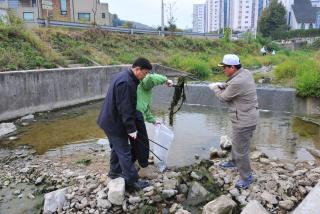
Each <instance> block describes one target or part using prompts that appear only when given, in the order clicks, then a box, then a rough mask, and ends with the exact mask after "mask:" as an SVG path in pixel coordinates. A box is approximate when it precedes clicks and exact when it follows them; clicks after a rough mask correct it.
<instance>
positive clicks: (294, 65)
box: [274, 60, 299, 80]
mask: <svg viewBox="0 0 320 214" xmlns="http://www.w3.org/2000/svg"><path fill="white" fill-rule="evenodd" d="M298 66H299V62H297V61H296V60H288V61H285V62H283V63H282V64H280V65H278V66H277V67H276V68H275V69H274V74H275V78H276V79H277V80H281V79H289V78H294V77H295V76H296V74H297V72H298Z"/></svg>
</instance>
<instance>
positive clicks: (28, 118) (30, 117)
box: [20, 114, 34, 121]
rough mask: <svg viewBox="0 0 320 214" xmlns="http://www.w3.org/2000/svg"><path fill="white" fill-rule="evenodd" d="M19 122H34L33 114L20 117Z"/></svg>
mask: <svg viewBox="0 0 320 214" xmlns="http://www.w3.org/2000/svg"><path fill="white" fill-rule="evenodd" d="M20 120H21V121H30V120H34V115H33V114H28V115H26V116H24V117H21V119H20Z"/></svg>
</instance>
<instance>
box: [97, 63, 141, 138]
mask: <svg viewBox="0 0 320 214" xmlns="http://www.w3.org/2000/svg"><path fill="white" fill-rule="evenodd" d="M139 82H140V81H139V80H138V79H137V78H136V77H135V76H134V74H133V72H132V70H131V69H129V70H126V71H122V72H120V73H118V74H116V75H115V76H114V78H113V79H112V81H111V83H110V86H109V89H108V92H107V96H106V98H105V100H104V103H103V106H102V109H101V112H100V115H99V117H98V121H97V123H98V124H99V126H100V127H101V128H102V129H103V130H104V131H105V133H106V134H107V135H112V136H127V135H128V134H129V133H132V132H135V131H136V130H137V128H136V119H137V118H136V117H137V113H136V106H137V86H138V84H139Z"/></svg>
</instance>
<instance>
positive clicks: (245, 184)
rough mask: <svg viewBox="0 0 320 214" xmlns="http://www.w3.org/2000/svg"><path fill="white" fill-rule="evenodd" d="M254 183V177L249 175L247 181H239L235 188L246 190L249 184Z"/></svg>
mask: <svg viewBox="0 0 320 214" xmlns="http://www.w3.org/2000/svg"><path fill="white" fill-rule="evenodd" d="M253 181H254V177H253V175H252V174H250V175H249V177H248V178H247V179H240V180H238V181H237V183H236V187H237V188H239V189H248V187H249V186H250V184H252V183H253Z"/></svg>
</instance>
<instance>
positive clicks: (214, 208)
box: [202, 195, 237, 214]
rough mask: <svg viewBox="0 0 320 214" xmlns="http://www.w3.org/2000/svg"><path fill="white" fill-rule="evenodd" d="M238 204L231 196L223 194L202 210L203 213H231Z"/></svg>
mask: <svg viewBox="0 0 320 214" xmlns="http://www.w3.org/2000/svg"><path fill="white" fill-rule="evenodd" d="M236 206H237V204H236V202H234V201H233V200H232V199H231V198H229V197H227V196H225V195H222V196H220V197H219V198H217V199H215V200H213V201H210V202H209V203H207V204H206V205H205V206H204V207H203V210H202V214H212V213H214V214H229V213H232V212H233V211H234V210H235V208H236Z"/></svg>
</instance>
